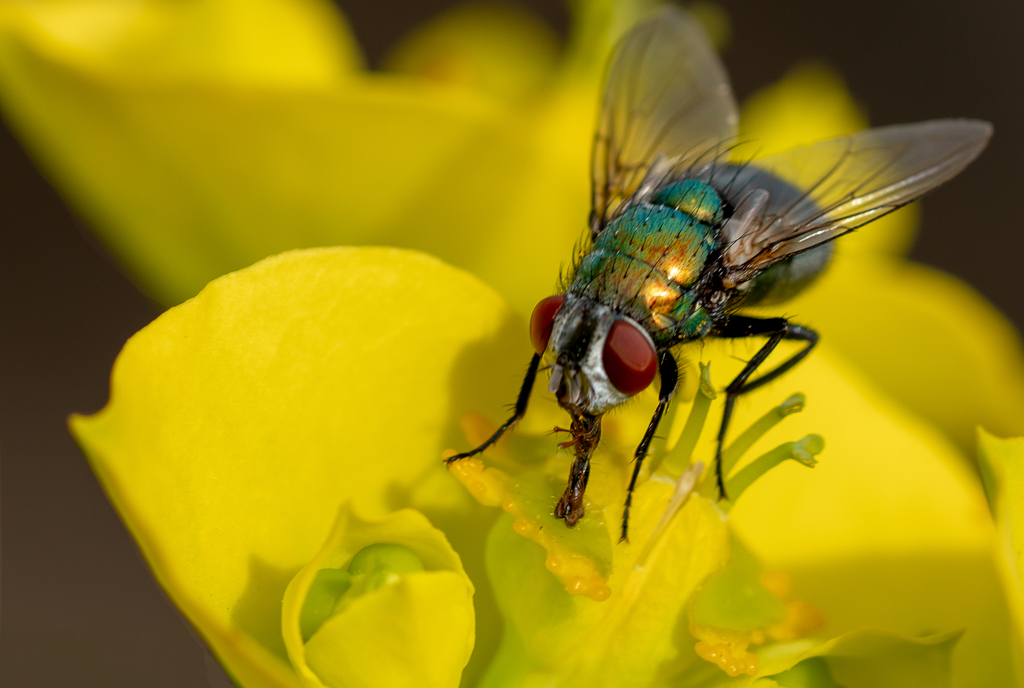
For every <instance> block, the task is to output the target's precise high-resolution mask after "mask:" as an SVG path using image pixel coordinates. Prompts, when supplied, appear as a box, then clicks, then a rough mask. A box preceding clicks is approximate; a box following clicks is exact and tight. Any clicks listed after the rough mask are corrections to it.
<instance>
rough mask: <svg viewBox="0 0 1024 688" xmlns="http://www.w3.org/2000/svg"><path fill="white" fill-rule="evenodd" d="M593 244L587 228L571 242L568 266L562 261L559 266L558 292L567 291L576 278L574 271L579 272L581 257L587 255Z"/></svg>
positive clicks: (563, 292)
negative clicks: (574, 241)
mask: <svg viewBox="0 0 1024 688" xmlns="http://www.w3.org/2000/svg"><path fill="white" fill-rule="evenodd" d="M593 245H594V241H593V239H592V238H591V234H590V229H589V228H588V229H586V230H584V231H583V233H582V234H581V235H580V238H579V239H577V240H576V243H574V244H573V247H572V260H571V261H570V262H569V265H568V267H567V266H566V265H565V264H564V263H563V264H562V265H561V266H560V268H559V274H558V285H557V290H558V293H559V294H565V293H567V292H568V291H569V287H571V286H572V283H573V280H575V279H576V273H577V272H579V269H580V264H581V263H582V262H583V259H584V258H586V257H587V254H588V253H590V251H591V250H592V249H593V247H594V246H593Z"/></svg>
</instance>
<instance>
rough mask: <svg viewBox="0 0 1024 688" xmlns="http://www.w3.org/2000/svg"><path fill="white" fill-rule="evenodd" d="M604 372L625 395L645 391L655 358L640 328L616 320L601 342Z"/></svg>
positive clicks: (652, 372)
mask: <svg viewBox="0 0 1024 688" xmlns="http://www.w3.org/2000/svg"><path fill="white" fill-rule="evenodd" d="M602 360H603V362H604V372H605V373H606V374H607V375H608V380H609V381H611V383H612V384H613V385H615V389H617V390H619V391H620V392H622V393H623V394H625V395H627V396H632V395H634V394H637V393H639V392H642V391H644V390H645V389H647V386H648V385H650V384H651V383H652V382H653V381H654V373H656V372H657V370H658V355H657V353H656V352H655V351H654V347H653V346H651V340H650V339H648V338H647V337H646V336H645V335H644V333H643V332H641V331H640V328H639V327H637V326H636V325H634V324H633V323H632V322H630V321H629V320H616V321H615V322H614V323H612V327H611V329H610V330H609V331H608V339H606V340H605V342H604V353H603V355H602Z"/></svg>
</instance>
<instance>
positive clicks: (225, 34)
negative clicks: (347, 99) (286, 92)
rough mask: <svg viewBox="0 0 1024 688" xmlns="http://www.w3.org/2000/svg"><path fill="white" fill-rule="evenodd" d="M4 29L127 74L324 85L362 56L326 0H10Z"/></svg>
mask: <svg viewBox="0 0 1024 688" xmlns="http://www.w3.org/2000/svg"><path fill="white" fill-rule="evenodd" d="M0 27H2V31H3V32H4V33H6V34H8V36H14V35H18V36H21V37H22V39H23V40H24V41H26V42H28V43H31V44H32V45H33V46H34V47H35V49H36V50H39V51H41V52H44V53H46V54H48V55H50V56H52V57H53V58H55V59H59V60H61V61H66V62H68V63H73V64H76V65H78V66H79V67H81V68H84V69H87V70H90V71H92V70H95V71H96V72H99V73H106V74H108V75H109V74H120V75H121V77H122V78H127V77H133V78H136V79H153V80H157V81H175V80H183V79H193V80H199V81H206V82H230V83H244V84H252V85H257V84H258V85H263V86H289V87H295V86H319V85H327V84H331V83H334V82H336V81H338V80H339V79H342V78H344V77H345V76H346V75H347V74H348V73H349V72H351V71H352V70H353V69H355V68H357V67H358V66H359V64H360V62H361V58H360V56H359V51H358V48H357V47H356V45H355V42H354V39H353V38H352V36H351V33H350V31H349V28H348V25H347V24H346V22H345V20H344V18H343V17H341V16H340V15H339V14H338V13H337V12H336V11H335V10H334V8H333V6H332V5H331V4H330V3H329V2H324V1H323V0H291V1H288V0H193V1H192V2H174V1H173V0H42V1H39V2H32V1H25V0H6V1H5V2H4V3H2V4H0Z"/></svg>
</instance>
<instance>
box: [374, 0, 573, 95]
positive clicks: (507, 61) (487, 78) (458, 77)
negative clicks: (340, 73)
mask: <svg viewBox="0 0 1024 688" xmlns="http://www.w3.org/2000/svg"><path fill="white" fill-rule="evenodd" d="M558 49H559V46H558V38H557V36H555V34H554V32H553V31H552V30H551V29H550V28H548V26H547V25H546V24H544V22H542V21H540V20H539V19H538V18H537V17H535V16H533V15H532V14H529V13H527V12H526V11H525V10H523V9H520V8H518V7H515V6H508V7H506V6H503V5H482V4H466V5H460V6H458V7H455V8H452V9H450V10H448V11H447V12H445V13H444V14H442V15H441V16H439V17H437V18H435V19H433V20H432V21H430V22H428V23H426V24H423V25H422V26H419V27H417V28H416V29H415V30H414V31H413V32H412V33H411V34H410V35H409V36H407V37H406V38H405V39H404V40H403V41H402V42H401V43H400V44H399V45H398V46H397V48H396V49H395V50H394V52H393V53H392V54H391V56H390V57H389V58H388V60H387V62H386V66H387V68H388V69H389V70H391V71H395V72H399V73H402V74H408V75H410V76H414V77H417V78H421V79H427V80H430V81H436V82H440V83H446V84H454V85H460V86H465V87H467V88H470V89H475V90H479V91H481V92H484V93H489V94H491V95H494V96H496V97H498V98H500V99H502V100H507V101H516V100H519V99H522V98H524V97H525V96H529V95H533V94H535V93H536V92H537V91H538V89H539V88H540V87H542V86H544V85H546V83H547V82H548V81H550V80H551V79H552V78H553V77H554V75H555V67H556V66H557V58H558Z"/></svg>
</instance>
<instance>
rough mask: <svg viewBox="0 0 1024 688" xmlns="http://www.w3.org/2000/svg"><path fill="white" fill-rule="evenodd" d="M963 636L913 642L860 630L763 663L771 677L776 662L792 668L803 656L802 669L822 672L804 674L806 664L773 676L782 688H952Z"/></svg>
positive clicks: (779, 651) (795, 646)
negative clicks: (955, 652)
mask: <svg viewBox="0 0 1024 688" xmlns="http://www.w3.org/2000/svg"><path fill="white" fill-rule="evenodd" d="M959 637H960V633H959V632H952V633H943V634H940V635H932V636H929V637H924V638H908V637H906V636H900V635H899V634H897V633H891V632H886V631H878V630H875V629H860V630H857V631H853V632H851V633H847V634H844V635H842V636H840V637H838V638H833V639H832V640H830V641H828V642H825V643H822V644H820V645H817V646H815V647H813V648H812V649H809V650H805V649H803V648H805V647H806V646H807V645H808V644H810V643H808V642H807V641H801V642H796V643H792V644H790V645H789V646H782V647H778V648H774V649H773V651H772V652H771V653H770V654H769V653H764V654H763V655H762V658H763V659H764V660H766V661H765V662H764V666H765V671H766V672H769V671H772V672H773V671H774V670H775V669H776V668H777V666H772V665H773V664H774V663H775V662H779V663H780V664H782V665H786V664H790V665H791V663H792V661H793V659H794V655H798V656H799V657H800V659H801V660H802V661H801V664H802V665H803V666H805V667H806V666H807V665H810V666H811V667H815V668H816V669H817V671H806V670H803V671H801V668H802V667H801V664H798V665H796V666H794V667H793V668H791V669H788V670H787V671H786V672H784V673H780V674H775V675H772V677H771V678H772V679H774V680H775V681H776V683H777V685H779V686H784V687H786V688H833V687H838V686H843V688H940V687H943V686H945V687H946V688H951V687H952V686H953V685H954V682H953V681H952V680H951V676H950V659H951V656H952V654H953V649H954V646H955V645H956V643H957V640H958V639H959ZM816 659H817V660H818V661H815V660H816ZM821 667H824V669H825V670H824V672H822V671H821ZM754 685H755V687H758V686H759V684H756V683H755V684H754ZM955 685H964V684H962V683H959V684H955Z"/></svg>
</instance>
